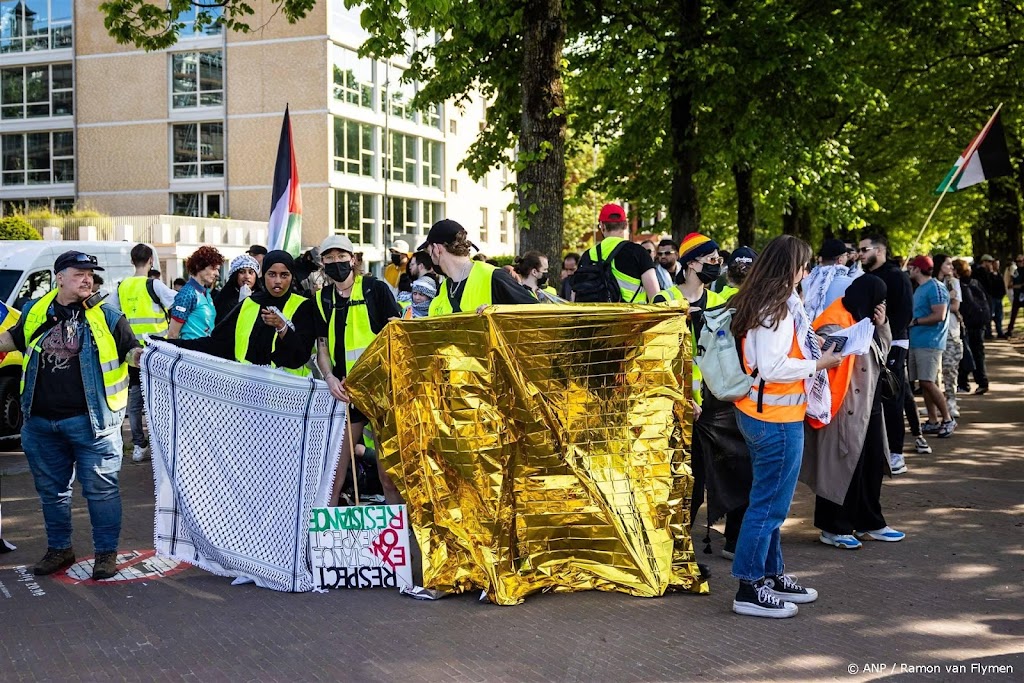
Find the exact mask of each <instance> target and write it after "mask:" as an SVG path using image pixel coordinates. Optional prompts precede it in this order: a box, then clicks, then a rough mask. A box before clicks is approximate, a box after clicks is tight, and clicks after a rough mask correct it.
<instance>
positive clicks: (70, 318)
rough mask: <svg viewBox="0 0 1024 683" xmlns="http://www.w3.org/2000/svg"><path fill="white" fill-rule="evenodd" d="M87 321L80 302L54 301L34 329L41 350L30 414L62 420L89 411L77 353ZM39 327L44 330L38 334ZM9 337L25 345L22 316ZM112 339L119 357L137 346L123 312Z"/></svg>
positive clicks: (16, 342) (18, 344)
mask: <svg viewBox="0 0 1024 683" xmlns="http://www.w3.org/2000/svg"><path fill="white" fill-rule="evenodd" d="M37 305H38V304H37ZM87 325H88V322H86V320H85V309H84V308H83V307H82V304H71V305H70V306H62V305H61V304H58V303H57V302H56V301H54V302H53V315H52V316H49V317H48V319H47V321H46V322H45V323H44V324H43V325H42V326H40V328H39V329H37V330H36V339H39V338H40V337H41V339H42V341H41V343H40V346H41V348H42V353H40V354H39V371H38V373H37V375H36V385H35V392H34V393H33V395H32V415H33V416H35V417H42V418H45V419H47V420H64V419H67V418H69V417H77V416H78V415H84V414H86V413H88V412H89V405H88V403H86V400H85V385H84V384H83V382H82V363H81V361H80V360H79V357H78V356H79V353H80V352H81V350H82V339H83V335H84V334H85V327H86V326H87ZM39 330H45V331H44V332H43V333H42V334H41V335H40V334H39ZM11 337H13V339H14V346H15V347H16V348H17V349H18V350H19V351H21V352H22V353H24V352H25V349H26V348H27V346H28V345H27V344H26V340H25V316H22V317H21V319H20V320H18V324H17V325H16V326H15V327H13V328H11ZM114 343H115V344H116V345H117V354H118V358H121V359H123V358H124V357H125V356H127V355H128V352H129V351H131V350H132V349H134V348H135V347H137V346H139V342H138V341H137V340H136V339H135V334H134V333H133V332H132V328H131V326H130V325H129V324H128V321H127V320H126V319H125V317H124V316H123V315H122V316H121V317H120V318H119V319H118V321H117V325H116V326H115V328H114ZM97 362H98V361H97ZM103 400H106V398H104V399H103Z"/></svg>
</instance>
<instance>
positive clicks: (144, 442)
mask: <svg viewBox="0 0 1024 683" xmlns="http://www.w3.org/2000/svg"><path fill="white" fill-rule="evenodd" d="M132 370H135V368H128V373H129V376H131V372H132ZM135 372H136V373H137V372H138V370H135ZM135 379H136V378H132V380H133V381H131V382H129V384H128V424H129V425H130V426H131V428H132V445H133V446H141V447H142V448H145V447H146V446H148V445H149V439H147V438H146V429H145V427H144V426H143V422H142V414H143V413H142V408H143V401H142V383H141V382H137V381H135Z"/></svg>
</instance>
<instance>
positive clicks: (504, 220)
mask: <svg viewBox="0 0 1024 683" xmlns="http://www.w3.org/2000/svg"><path fill="white" fill-rule="evenodd" d="M498 220H499V223H498V241H499V242H501V243H502V244H508V211H502V212H501V214H500V215H499V216H498Z"/></svg>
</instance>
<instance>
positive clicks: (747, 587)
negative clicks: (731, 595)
mask: <svg viewBox="0 0 1024 683" xmlns="http://www.w3.org/2000/svg"><path fill="white" fill-rule="evenodd" d="M798 609H799V608H798V607H797V606H796V605H794V604H793V603H792V602H782V601H781V600H779V599H778V598H777V597H775V593H774V592H773V591H772V589H771V588H770V587H768V585H767V583H766V581H765V579H761V580H760V581H753V582H751V581H740V589H739V590H738V591H736V599H735V600H733V601H732V611H733V612H735V613H736V614H743V615H745V616H748V617H768V618H769V619H785V618H786V617H793V616H796V613H797V610H798Z"/></svg>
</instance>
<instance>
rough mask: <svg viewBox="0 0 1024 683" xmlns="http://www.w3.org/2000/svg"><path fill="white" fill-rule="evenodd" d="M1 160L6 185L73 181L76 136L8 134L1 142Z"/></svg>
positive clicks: (63, 133) (57, 132) (62, 133)
mask: <svg viewBox="0 0 1024 683" xmlns="http://www.w3.org/2000/svg"><path fill="white" fill-rule="evenodd" d="M0 161H2V171H0V174H2V176H0V177H2V184H3V185H4V186H10V185H50V184H54V183H71V182H74V180H75V136H74V133H73V132H72V131H70V130H55V131H45V132H38V133H12V134H5V135H3V136H2V140H0Z"/></svg>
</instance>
